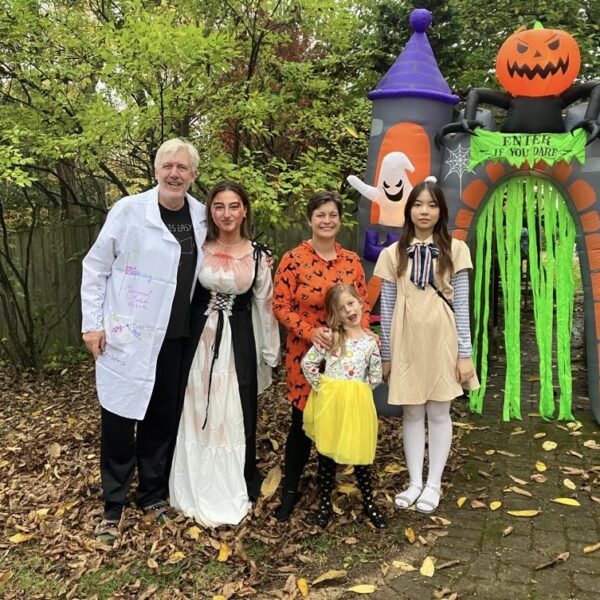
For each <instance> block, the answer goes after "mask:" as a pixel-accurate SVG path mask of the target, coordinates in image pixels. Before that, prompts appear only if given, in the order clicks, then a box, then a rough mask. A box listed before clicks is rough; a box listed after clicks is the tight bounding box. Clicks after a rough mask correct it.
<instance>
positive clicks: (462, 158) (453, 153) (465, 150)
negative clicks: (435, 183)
mask: <svg viewBox="0 0 600 600" xmlns="http://www.w3.org/2000/svg"><path fill="white" fill-rule="evenodd" d="M470 154H471V152H470V149H469V147H468V146H462V145H461V144H459V145H458V146H456V150H450V149H449V148H448V158H447V159H446V166H447V167H448V173H446V177H444V181H446V179H448V176H449V175H451V174H452V173H456V174H457V175H458V189H459V198H462V178H463V175H464V174H465V172H466V171H468V166H469V156H470Z"/></svg>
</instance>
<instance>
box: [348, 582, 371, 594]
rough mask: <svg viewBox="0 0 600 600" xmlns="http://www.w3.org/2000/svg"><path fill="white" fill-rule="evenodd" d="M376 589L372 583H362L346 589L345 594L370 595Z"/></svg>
mask: <svg viewBox="0 0 600 600" xmlns="http://www.w3.org/2000/svg"><path fill="white" fill-rule="evenodd" d="M376 589H377V588H376V587H375V586H374V585H373V584H372V583H363V584H361V585H355V586H354V587H351V588H348V589H347V590H346V591H347V592H354V593H355V594H372V593H373V592H374V591H375V590H376Z"/></svg>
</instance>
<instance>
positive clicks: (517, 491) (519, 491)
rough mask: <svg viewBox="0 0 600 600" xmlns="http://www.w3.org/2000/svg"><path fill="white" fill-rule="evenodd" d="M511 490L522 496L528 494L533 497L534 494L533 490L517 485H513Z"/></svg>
mask: <svg viewBox="0 0 600 600" xmlns="http://www.w3.org/2000/svg"><path fill="white" fill-rule="evenodd" d="M510 490H511V491H512V492H514V493H515V494H519V495H521V496H527V497H528V498H533V494H532V493H531V492H528V491H527V490H523V489H521V488H520V487H517V486H516V485H513V486H512V487H511V488H510Z"/></svg>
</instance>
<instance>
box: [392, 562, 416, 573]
mask: <svg viewBox="0 0 600 600" xmlns="http://www.w3.org/2000/svg"><path fill="white" fill-rule="evenodd" d="M392 566H393V567H394V568H395V569H400V570H401V571H416V570H417V568H416V567H413V566H412V565H411V564H409V563H407V562H404V561H403V560H395V561H393V562H392Z"/></svg>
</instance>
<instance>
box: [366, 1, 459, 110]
mask: <svg viewBox="0 0 600 600" xmlns="http://www.w3.org/2000/svg"><path fill="white" fill-rule="evenodd" d="M409 23H410V26H411V28H412V30H413V31H414V33H413V34H412V36H411V37H410V39H409V40H408V42H407V44H406V46H405V48H404V50H403V51H402V52H401V53H400V56H398V58H397V59H396V62H395V63H394V64H393V65H392V67H391V68H390V70H389V71H388V72H387V73H386V74H385V75H384V76H383V77H382V78H381V80H380V81H379V83H378V84H377V87H376V88H375V89H374V90H373V91H372V92H369V95H368V96H369V99H370V100H377V99H379V98H406V97H410V96H412V97H417V98H427V99H429V100H439V101H440V102H446V103H447V104H456V103H457V102H458V100H459V98H458V96H456V95H454V94H453V93H452V92H451V91H450V87H449V86H448V84H447V83H446V80H445V79H444V77H443V75H442V73H441V72H440V69H439V67H438V65H437V62H436V60H435V56H433V52H432V50H431V46H430V45H429V40H428V39H427V34H426V33H425V31H426V30H427V28H428V27H429V26H430V25H431V12H430V11H428V10H427V9H426V8H417V9H415V10H413V11H412V13H410V19H409Z"/></svg>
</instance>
